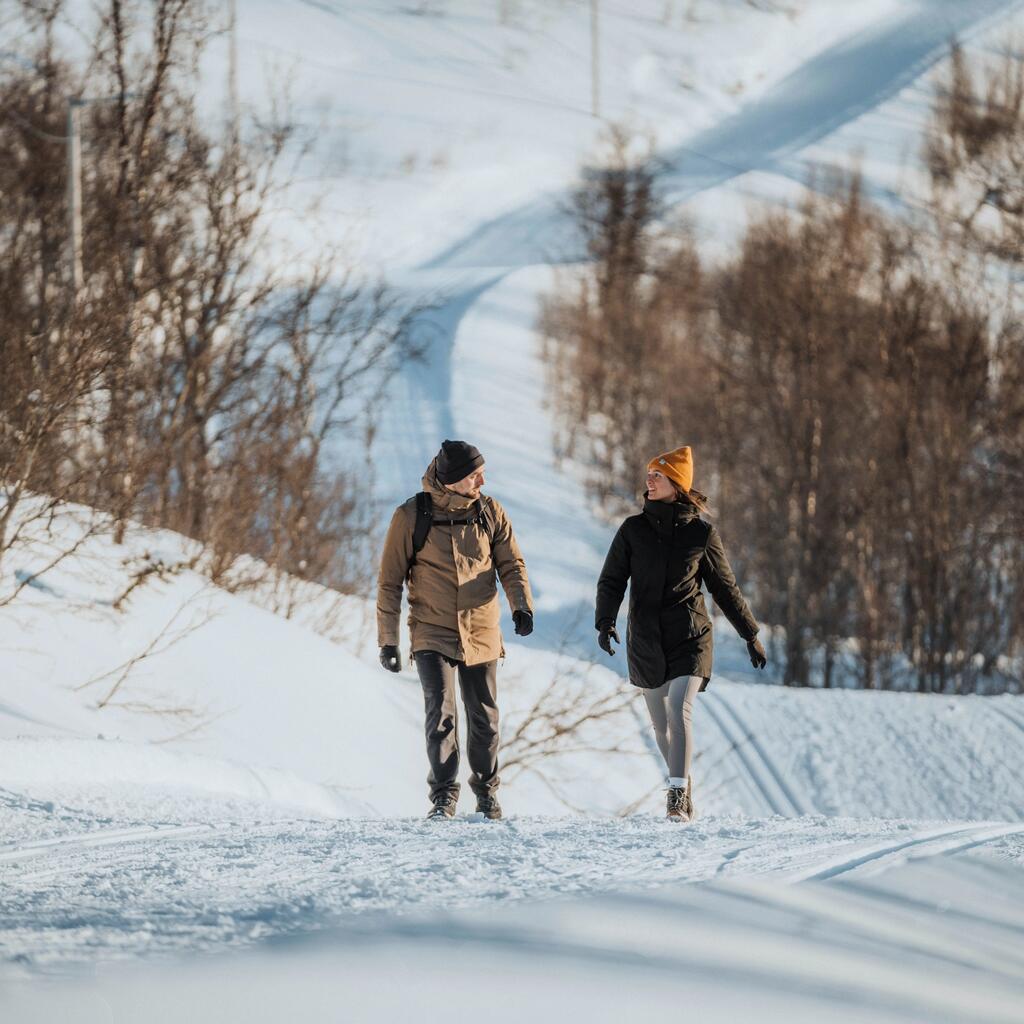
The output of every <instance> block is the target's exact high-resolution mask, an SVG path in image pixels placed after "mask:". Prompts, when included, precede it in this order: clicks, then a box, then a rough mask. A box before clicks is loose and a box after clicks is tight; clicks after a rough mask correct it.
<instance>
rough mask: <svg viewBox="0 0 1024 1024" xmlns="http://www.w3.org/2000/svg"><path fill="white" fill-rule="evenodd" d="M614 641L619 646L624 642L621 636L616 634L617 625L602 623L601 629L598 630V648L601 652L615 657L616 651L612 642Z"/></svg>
mask: <svg viewBox="0 0 1024 1024" xmlns="http://www.w3.org/2000/svg"><path fill="white" fill-rule="evenodd" d="M613 640H614V641H615V642H616V643H617V644H620V643H622V641H621V640H620V639H619V634H618V633H616V632H615V623H614V622H603V623H601V626H600V629H599V630H598V634H597V645H598V647H600V648H601V650H602V651H604V652H605V653H606V654H611V655H614V654H615V650H614V648H613V647H612V641H613Z"/></svg>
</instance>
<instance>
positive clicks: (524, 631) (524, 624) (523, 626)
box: [512, 609, 533, 636]
mask: <svg viewBox="0 0 1024 1024" xmlns="http://www.w3.org/2000/svg"><path fill="white" fill-rule="evenodd" d="M512 621H513V622H514V623H515V624H516V636H529V635H530V634H531V633H532V632H533V612H525V611H522V610H521V609H517V610H516V611H514V612H513V613H512Z"/></svg>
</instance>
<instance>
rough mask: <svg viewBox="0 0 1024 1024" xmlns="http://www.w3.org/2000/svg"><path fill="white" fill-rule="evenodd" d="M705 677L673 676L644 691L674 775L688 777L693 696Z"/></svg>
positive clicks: (652, 721) (671, 773)
mask: <svg viewBox="0 0 1024 1024" xmlns="http://www.w3.org/2000/svg"><path fill="white" fill-rule="evenodd" d="M703 682H704V679H703V677H702V676H680V677H679V678H678V679H670V680H669V681H668V682H667V683H665V684H664V685H663V686H659V687H658V688H657V689H656V690H644V700H646V701H647V710H648V711H649V712H650V715H651V725H652V726H654V738H655V739H656V740H657V741H658V749H659V750H660V751H661V756H662V757H663V758H665V767H666V768H667V769H668V774H669V777H670V778H680V779H682V778H686V777H688V776H689V774H690V759H691V758H692V757H693V727H692V725H691V720H692V717H693V698H694V697H696V696H697V694H698V692H699V691H700V686H701V683H703Z"/></svg>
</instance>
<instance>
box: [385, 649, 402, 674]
mask: <svg viewBox="0 0 1024 1024" xmlns="http://www.w3.org/2000/svg"><path fill="white" fill-rule="evenodd" d="M380 663H381V664H382V665H383V666H384V667H385V668H386V669H387V670H388V671H389V672H401V671H402V655H401V654H399V652H398V648H397V647H396V646H395V645H394V644H385V645H384V646H383V647H382V648H381V649H380Z"/></svg>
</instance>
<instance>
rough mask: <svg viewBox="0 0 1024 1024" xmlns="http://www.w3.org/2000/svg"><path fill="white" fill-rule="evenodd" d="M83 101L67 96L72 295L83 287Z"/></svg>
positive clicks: (69, 246) (69, 256)
mask: <svg viewBox="0 0 1024 1024" xmlns="http://www.w3.org/2000/svg"><path fill="white" fill-rule="evenodd" d="M81 109H82V101H81V100H80V99H78V98H76V97H74V96H71V97H69V98H68V127H67V145H68V266H69V268H70V272H71V295H72V298H74V299H77V298H78V296H79V294H80V293H81V291H82V130H81V123H80V117H79V113H80V111H81Z"/></svg>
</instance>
